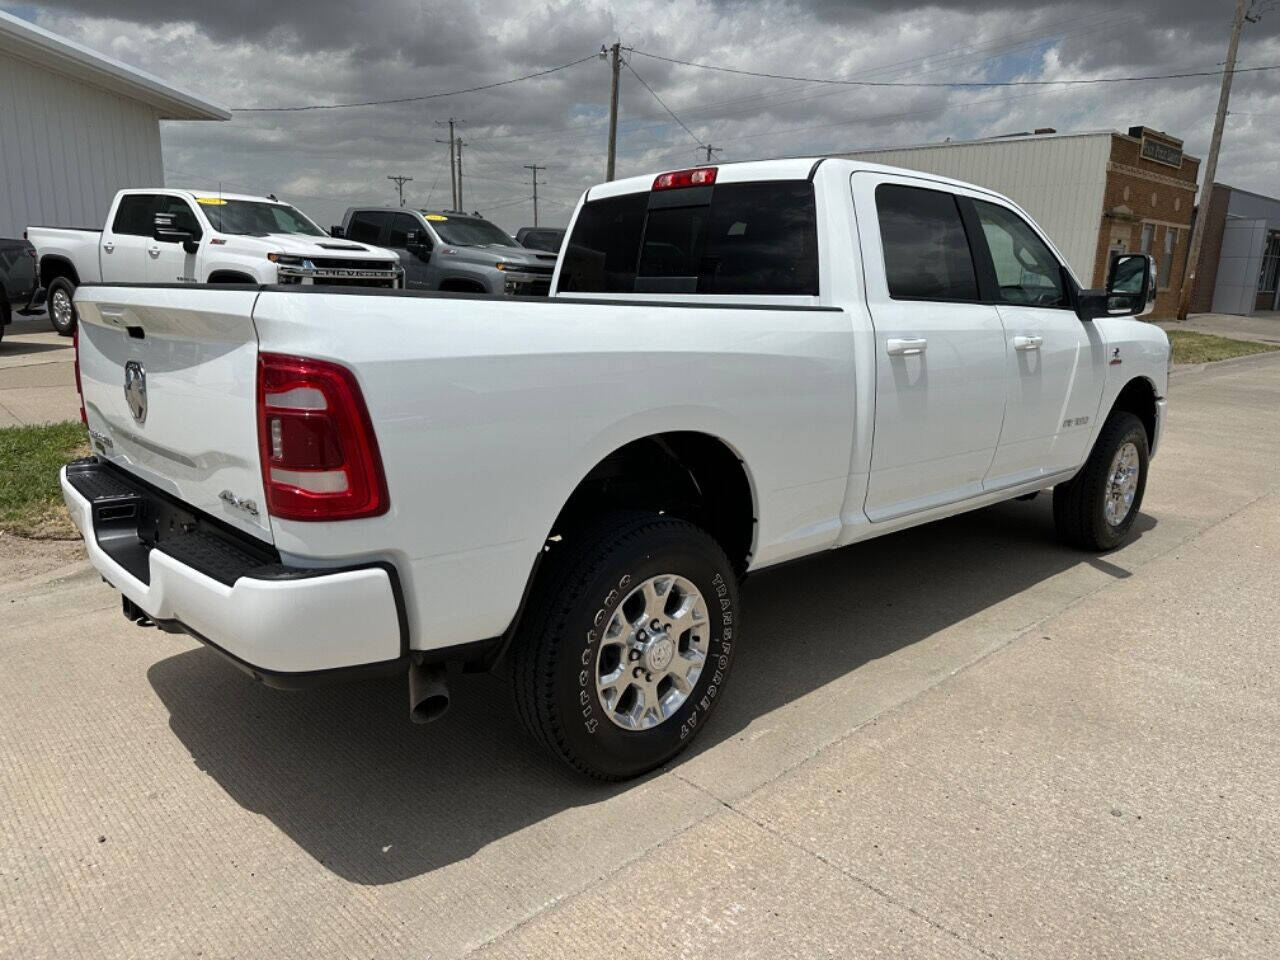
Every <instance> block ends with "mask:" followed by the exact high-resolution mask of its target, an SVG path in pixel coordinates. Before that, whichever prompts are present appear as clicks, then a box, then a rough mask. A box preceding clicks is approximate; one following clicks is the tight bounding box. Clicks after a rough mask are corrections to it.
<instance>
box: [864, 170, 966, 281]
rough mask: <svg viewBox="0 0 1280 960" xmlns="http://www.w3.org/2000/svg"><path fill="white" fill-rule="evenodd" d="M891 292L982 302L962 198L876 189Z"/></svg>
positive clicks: (904, 189) (882, 186) (908, 189)
mask: <svg viewBox="0 0 1280 960" xmlns="http://www.w3.org/2000/svg"><path fill="white" fill-rule="evenodd" d="M876 211H877V214H878V217H879V221H880V242H881V245H882V246H883V247H884V272H885V279H886V280H887V281H888V284H889V296H891V297H892V298H893V299H895V300H965V301H968V300H977V299H978V279H977V274H976V273H975V271H974V268H973V254H972V253H971V252H970V250H969V240H968V238H967V237H966V236H965V232H964V222H963V221H962V220H961V218H960V209H959V207H957V206H956V198H955V197H954V196H953V195H952V194H950V193H944V192H943V191H941V190H926V189H924V188H923V187H904V186H899V185H898V184H893V183H882V184H880V186H878V187H876Z"/></svg>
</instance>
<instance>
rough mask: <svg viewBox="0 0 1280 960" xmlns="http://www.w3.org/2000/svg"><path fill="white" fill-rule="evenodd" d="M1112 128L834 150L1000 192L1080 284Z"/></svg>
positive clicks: (1091, 248) (1088, 263) (1093, 236)
mask: <svg viewBox="0 0 1280 960" xmlns="http://www.w3.org/2000/svg"><path fill="white" fill-rule="evenodd" d="M1111 137H1112V131H1110V130H1100V131H1090V132H1087V133H1064V134H1053V133H1046V134H1039V135H1029V136H1017V137H998V138H994V139H990V140H974V141H967V142H951V143H939V144H931V145H926V146H919V147H901V148H897V149H890V150H866V151H858V152H855V153H842V154H839V156H842V157H856V158H857V159H859V160H866V161H868V162H871V163H884V164H889V165H891V166H895V167H908V168H910V169H912V170H922V171H924V172H926V173H936V174H938V175H940V176H946V177H953V178H955V179H956V180H965V181H967V182H969V183H974V184H977V185H979V186H983V187H987V188H989V189H991V190H994V191H996V192H997V193H1002V194H1004V195H1005V196H1006V197H1009V198H1010V199H1011V200H1013V201H1014V202H1015V203H1017V204H1018V205H1019V206H1021V207H1022V208H1023V209H1024V210H1026V211H1027V213H1029V214H1031V217H1032V218H1033V219H1034V220H1035V221H1036V223H1038V224H1039V225H1040V226H1041V227H1042V228H1044V231H1045V232H1046V233H1048V234H1049V238H1050V239H1051V240H1053V242H1054V245H1055V246H1056V247H1057V248H1058V250H1059V251H1061V253H1062V255H1063V256H1064V257H1066V259H1067V262H1068V263H1069V264H1070V265H1071V269H1072V270H1073V271H1075V274H1076V277H1077V278H1078V279H1079V280H1080V282H1081V283H1083V284H1084V285H1085V286H1089V285H1090V283H1092V280H1093V273H1094V256H1095V251H1096V250H1097V245H1098V218H1099V216H1100V214H1101V212H1102V209H1103V200H1104V196H1105V192H1106V186H1107V161H1108V160H1109V159H1110V157H1111Z"/></svg>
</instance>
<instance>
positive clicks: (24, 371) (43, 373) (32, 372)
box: [0, 313, 80, 427]
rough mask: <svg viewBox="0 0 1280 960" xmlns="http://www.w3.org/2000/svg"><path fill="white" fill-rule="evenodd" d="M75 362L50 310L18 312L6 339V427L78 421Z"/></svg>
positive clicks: (1, 375) (1, 352)
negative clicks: (32, 313)
mask: <svg viewBox="0 0 1280 960" xmlns="http://www.w3.org/2000/svg"><path fill="white" fill-rule="evenodd" d="M74 361H75V351H74V350H73V349H72V345H71V338H70V337H60V336H58V334H57V333H55V332H54V330H53V328H52V327H50V326H49V317H48V316H47V315H46V314H44V313H40V314H37V315H36V316H34V317H19V316H15V317H14V318H13V322H12V323H10V324H9V326H8V327H7V328H5V332H4V339H3V340H0V427H16V426H23V425H30V424H36V423H54V422H57V421H59V420H78V419H79V418H80V401H79V399H78V398H77V397H76V386H75V384H76V380H75V369H74Z"/></svg>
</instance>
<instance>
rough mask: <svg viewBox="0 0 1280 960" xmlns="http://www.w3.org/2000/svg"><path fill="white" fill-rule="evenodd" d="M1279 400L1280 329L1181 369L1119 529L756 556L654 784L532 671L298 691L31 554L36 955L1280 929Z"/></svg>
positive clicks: (1153, 945) (24, 862) (1278, 939)
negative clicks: (571, 743) (619, 769)
mask: <svg viewBox="0 0 1280 960" xmlns="http://www.w3.org/2000/svg"><path fill="white" fill-rule="evenodd" d="M1277 409H1280V359H1277V358H1275V357H1272V356H1261V357H1250V358H1246V359H1242V360H1237V361H1228V362H1226V363H1222V364H1217V365H1214V366H1211V367H1209V368H1207V369H1203V370H1194V371H1187V372H1182V373H1175V375H1174V377H1173V379H1172V383H1171V387H1170V406H1169V426H1168V431H1167V433H1166V438H1165V442H1164V447H1163V449H1162V450H1161V451H1160V453H1159V456H1158V457H1157V458H1156V460H1155V461H1154V465H1153V471H1152V476H1151V483H1150V486H1149V487H1148V490H1147V498H1146V502H1145V505H1144V508H1143V515H1142V517H1141V518H1140V519H1139V522H1138V525H1137V527H1136V531H1137V534H1138V535H1137V536H1136V538H1135V539H1134V540H1133V541H1132V542H1131V543H1130V544H1128V545H1127V546H1125V547H1124V548H1123V549H1121V550H1118V551H1116V552H1114V553H1110V554H1107V555H1105V556H1093V555H1086V554H1081V553H1078V552H1074V551H1072V550H1068V549H1066V548H1063V547H1061V546H1059V545H1058V544H1057V543H1056V541H1055V540H1054V537H1053V531H1052V519H1051V513H1050V508H1049V507H1050V505H1049V501H1048V498H1047V497H1044V496H1041V497H1039V498H1038V499H1036V500H1034V501H1032V502H1021V503H1010V504H1004V505H1000V506H997V507H994V508H990V509H987V510H982V511H979V512H976V513H972V514H968V515H966V516H962V517H958V518H954V519H951V520H947V521H943V522H941V523H938V524H934V525H931V526H926V527H921V528H917V529H915V530H912V531H908V532H906V533H902V534H897V535H894V536H890V537H887V538H883V539H881V540H877V541H872V542H869V543H865V544H861V545H858V546H855V547H852V548H848V549H845V550H842V551H838V552H835V553H832V554H829V555H826V556H823V557H819V558H814V559H810V560H806V561H803V562H800V563H796V564H792V565H788V566H786V567H783V568H780V569H777V570H773V571H766V572H762V573H761V574H759V575H757V576H754V577H752V578H751V579H750V580H749V581H748V583H747V585H746V586H745V588H744V593H743V600H744V613H745V617H746V618H747V619H746V621H745V622H746V630H747V633H746V634H745V639H744V642H743V644H742V646H741V647H740V649H739V657H740V659H739V661H738V663H737V665H736V667H735V674H734V677H733V679H732V682H731V684H730V685H729V687H728V688H727V690H726V694H725V695H726V699H725V701H724V702H723V703H722V705H721V706H720V708H719V712H718V713H717V715H716V716H715V718H714V720H713V721H712V724H711V726H710V727H708V728H707V729H706V730H705V731H704V732H703V734H702V736H701V737H700V739H699V740H698V742H697V743H696V744H695V748H694V750H693V751H692V752H690V753H688V754H686V755H685V756H683V757H681V758H680V759H679V760H678V761H677V762H676V763H674V764H673V765H671V767H670V768H668V769H666V770H664V771H662V772H660V773H658V774H655V775H653V776H651V777H649V778H647V779H645V780H643V781H640V782H638V783H632V784H625V785H617V786H601V785H596V784H591V783H587V782H584V781H582V780H579V779H576V778H575V777H574V776H573V775H572V774H570V773H568V772H567V771H565V770H562V769H561V768H560V767H559V766H558V765H557V764H556V763H555V762H554V761H552V760H550V759H548V758H547V757H545V756H544V755H543V754H541V753H540V752H539V751H538V750H537V749H535V747H534V746H533V744H532V743H531V742H530V741H529V739H528V738H527V737H526V736H525V735H524V733H523V732H522V730H521V729H520V727H519V725H518V722H517V720H516V717H515V715H514V712H513V710H512V708H511V707H510V705H509V700H508V694H507V690H506V686H505V684H504V683H503V682H502V681H501V680H500V679H497V678H491V677H474V678H465V679H464V680H463V681H462V682H461V683H460V684H459V685H458V686H457V688H456V689H455V691H454V693H455V698H454V703H455V706H454V708H453V709H452V710H451V712H450V713H449V714H448V715H447V716H446V717H445V718H444V719H443V720H442V721H440V722H438V723H436V724H432V725H429V726H425V727H417V726H413V725H411V724H410V723H409V722H408V719H407V716H406V713H407V697H406V695H405V691H404V688H403V684H402V683H400V682H395V681H376V682H368V683H362V684H357V685H351V686H345V687H336V688H330V689H323V690H316V691H310V692H303V693H281V692H277V691H272V690H269V689H265V688H263V687H260V686H257V685H255V684H254V683H253V682H252V681H250V680H249V679H247V678H246V677H245V676H244V675H242V674H241V673H239V672H238V671H236V670H235V669H234V668H232V667H230V666H228V665H227V664H226V663H225V662H223V661H222V660H220V659H219V658H218V657H217V656H216V655H215V654H213V653H211V652H210V651H208V650H206V649H204V648H202V647H201V646H200V645H199V644H197V643H194V642H192V641H189V640H187V639H185V638H181V637H173V636H169V635H166V634H162V633H159V632H157V631H155V630H145V629H139V628H137V627H134V626H132V625H130V624H128V623H126V622H125V620H124V619H123V618H122V617H121V615H120V612H119V599H118V596H117V595H116V594H115V593H114V592H112V591H111V590H110V589H109V588H107V587H106V586H104V585H103V584H102V583H101V582H100V581H99V580H98V578H97V576H96V575H95V574H93V573H92V571H91V570H89V569H88V568H87V566H85V565H84V564H83V563H82V562H81V561H78V560H77V561H75V562H72V563H67V562H66V556H65V554H59V555H51V558H50V559H49V561H48V563H47V564H46V565H45V567H46V568H45V569H40V568H39V567H33V566H32V565H31V564H27V565H26V566H25V567H24V568H23V571H24V572H23V574H22V575H21V578H20V579H15V578H13V577H10V578H9V579H8V580H6V581H3V582H0V760H2V762H0V811H2V813H0V903H3V905H4V906H3V909H2V910H0V955H4V956H14V957H24V958H26V957H51V958H52V957H58V958H65V957H94V958H102V957H157V958H159V957H163V958H170V957H175V956H197V955H200V956H205V957H265V956H270V957H328V956H353V957H354V956H359V957H404V956H415V957H433V958H443V957H460V956H466V955H475V956H481V957H490V956H493V957H513V958H514V957H565V958H570V957H572V958H579V957H610V958H619V957H633V956H634V957H641V956H645V957H648V956H670V957H699V958H703V957H784V956H794V957H814V956H836V957H854V956H895V957H898V956H918V957H997V958H1002V957H1009V958H1013V957H1027V958H1037V960H1040V958H1048V957H1090V958H1095V957H1152V958H1161V960H1168V958H1174V957H1188V958H1190V957H1197V958H1198V957H1259V958H1263V957H1265V958H1273V957H1275V956H1277V955H1280V910H1278V909H1277V902H1280V814H1278V813H1277V810H1280V803H1278V802H1277V801H1278V800H1280V796H1278V794H1280V777H1278V776H1277V773H1276V769H1277V768H1276V757H1277V755H1280V733H1277V731H1280V722H1278V721H1280V652H1278V651H1277V645H1276V639H1277V637H1278V636H1280V591H1278V590H1277V587H1276V570H1277V563H1276V556H1277V552H1278V551H1280V421H1278V420H1277V418H1276V410H1277ZM33 570H34V571H35V572H33ZM3 577H4V574H3V573H0V578H3Z"/></svg>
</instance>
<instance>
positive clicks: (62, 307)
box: [49, 288, 71, 327]
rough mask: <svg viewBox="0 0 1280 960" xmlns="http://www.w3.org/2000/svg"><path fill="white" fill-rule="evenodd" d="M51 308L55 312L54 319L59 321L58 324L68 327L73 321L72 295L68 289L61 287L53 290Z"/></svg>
mask: <svg viewBox="0 0 1280 960" xmlns="http://www.w3.org/2000/svg"><path fill="white" fill-rule="evenodd" d="M49 309H50V310H51V311H52V312H53V319H54V320H56V321H57V322H58V326H60V327H66V326H68V325H69V324H70V323H71V295H70V294H68V293H67V291H66V290H63V289H62V288H59V289H57V290H55V291H53V298H52V302H51V303H50V304H49Z"/></svg>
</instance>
